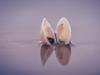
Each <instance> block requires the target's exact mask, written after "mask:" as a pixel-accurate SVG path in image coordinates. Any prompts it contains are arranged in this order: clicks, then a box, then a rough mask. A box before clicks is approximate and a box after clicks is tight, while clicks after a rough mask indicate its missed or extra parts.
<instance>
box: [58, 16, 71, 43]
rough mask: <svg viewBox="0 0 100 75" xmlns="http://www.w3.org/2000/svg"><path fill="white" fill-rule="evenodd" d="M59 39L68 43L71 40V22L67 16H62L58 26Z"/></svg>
mask: <svg viewBox="0 0 100 75" xmlns="http://www.w3.org/2000/svg"><path fill="white" fill-rule="evenodd" d="M56 33H57V39H58V40H59V41H62V42H65V43H66V44H68V43H70V41H71V27H70V23H69V22H68V20H67V19H66V18H64V17H63V18H61V19H60V20H59V21H58V23H57V27H56Z"/></svg>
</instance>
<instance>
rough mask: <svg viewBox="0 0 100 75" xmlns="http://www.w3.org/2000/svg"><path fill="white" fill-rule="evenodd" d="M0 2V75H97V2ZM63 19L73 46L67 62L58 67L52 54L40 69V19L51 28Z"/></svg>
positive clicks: (99, 66) (99, 67)
mask: <svg viewBox="0 0 100 75" xmlns="http://www.w3.org/2000/svg"><path fill="white" fill-rule="evenodd" d="M0 3H2V4H1V6H2V7H1V9H0V10H1V11H0V12H1V13H0V16H1V17H0V75H100V35H99V34H100V30H99V28H100V25H99V24H100V21H99V20H100V15H99V12H100V10H99V2H98V1H95V0H94V1H92V2H90V1H89V2H88V1H85V0H83V1H77V2H73V1H63V0H62V1H58V2H56V1H54V2H53V1H49V2H48V1H46V2H45V1H44V2H41V1H39V2H37V1H31V0H30V1H29V2H27V1H25V2H23V1H21V2H17V3H16V1H15V2H14V1H11V2H4V1H2V2H0ZM6 3H7V4H6ZM19 3H20V4H19ZM3 4H4V5H3ZM18 4H19V5H18ZM63 16H64V17H66V18H67V19H68V20H69V22H70V24H71V28H72V41H73V43H74V44H75V46H73V47H71V56H70V60H69V62H68V64H66V65H62V64H61V63H60V62H59V61H58V59H59V58H57V56H56V52H55V51H53V52H52V54H51V55H50V57H49V58H48V60H47V61H46V64H45V66H43V64H42V63H43V62H42V61H41V46H40V44H39V38H40V36H39V33H40V26H41V22H42V19H43V18H44V17H47V20H48V21H49V22H50V24H51V26H52V27H53V28H55V27H56V23H57V22H58V20H59V19H60V18H61V17H63Z"/></svg>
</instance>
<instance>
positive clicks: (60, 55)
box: [40, 45, 71, 65]
mask: <svg viewBox="0 0 100 75" xmlns="http://www.w3.org/2000/svg"><path fill="white" fill-rule="evenodd" d="M53 51H55V54H56V58H57V59H58V62H59V63H60V64H62V65H66V64H68V62H69V59H70V56H71V47H70V45H58V46H50V45H42V46H41V52H40V54H41V60H42V64H43V65H45V64H46V62H47V60H48V58H49V57H50V55H51V54H52V53H53Z"/></svg>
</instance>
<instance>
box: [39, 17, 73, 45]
mask: <svg viewBox="0 0 100 75" xmlns="http://www.w3.org/2000/svg"><path fill="white" fill-rule="evenodd" d="M40 37H41V38H40V39H41V44H48V45H59V44H70V43H71V27H70V23H69V21H68V20H67V19H66V18H64V17H63V18H61V19H60V20H59V21H58V23H57V26H56V29H55V31H54V30H53V29H52V27H51V25H50V24H49V22H48V21H47V20H46V18H44V19H43V21H42V26H41V31H40Z"/></svg>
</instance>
